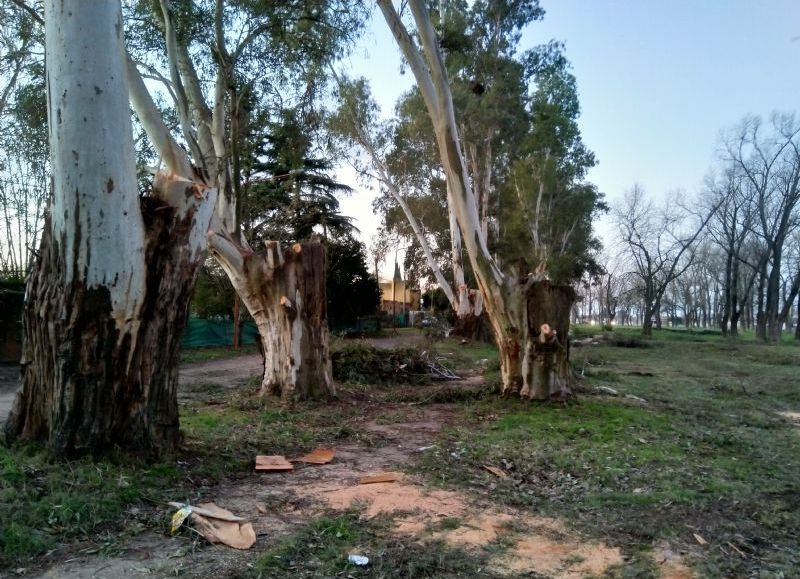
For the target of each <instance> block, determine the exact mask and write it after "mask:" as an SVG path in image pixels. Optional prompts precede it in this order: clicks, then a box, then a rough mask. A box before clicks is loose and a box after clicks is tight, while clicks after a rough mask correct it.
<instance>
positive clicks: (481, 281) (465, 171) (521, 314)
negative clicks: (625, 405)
mask: <svg viewBox="0 0 800 579" xmlns="http://www.w3.org/2000/svg"><path fill="white" fill-rule="evenodd" d="M445 4H446V3H445ZM445 4H442V5H443V6H445ZM378 6H379V7H380V9H381V11H382V13H383V15H384V18H385V20H386V22H387V24H388V26H389V29H390V30H391V31H392V34H393V35H394V37H395V40H396V42H397V44H398V46H399V47H400V50H401V51H402V53H403V55H404V57H405V60H406V62H407V64H408V67H409V68H410V69H411V71H412V73H413V74H414V77H415V79H416V84H417V88H418V89H419V92H420V94H421V95H422V99H423V102H424V104H425V109H426V111H427V113H428V115H429V117H430V120H431V125H432V131H433V134H434V137H435V142H436V146H437V150H438V154H439V161H440V162H441V166H442V170H443V173H444V177H445V181H446V184H447V188H446V189H447V204H448V211H449V213H450V214H451V215H452V216H453V220H454V222H455V223H456V224H457V229H458V230H459V231H460V234H461V239H462V242H463V247H464V250H465V251H466V253H467V256H468V258H469V263H470V266H471V270H472V274H473V276H474V278H475V280H476V283H477V285H478V288H479V290H480V292H481V295H482V297H483V305H484V308H485V311H486V315H487V319H488V320H489V323H490V325H491V327H492V330H493V333H494V335H495V339H496V342H497V344H498V349H499V354H500V366H501V377H502V389H503V392H504V393H518V392H519V393H521V394H522V395H523V396H526V397H531V398H549V397H551V396H559V395H564V394H565V393H566V392H567V387H568V384H569V376H567V375H564V376H559V377H558V379H554V380H552V381H548V382H544V383H543V382H541V381H539V380H536V378H535V376H536V375H537V372H539V368H540V365H541V364H542V363H543V361H542V358H541V357H540V356H538V355H537V349H536V345H535V342H536V341H537V340H538V339H539V338H540V337H541V336H542V334H543V329H542V328H543V327H544V326H542V327H540V328H531V327H530V321H531V316H530V314H529V308H528V305H529V304H528V298H529V295H528V294H529V292H530V291H531V288H532V287H533V286H534V284H535V283H536V282H540V281H543V280H544V278H545V275H544V274H543V272H535V271H530V270H528V269H527V268H525V267H524V264H521V263H507V264H505V270H504V269H503V268H501V267H500V264H499V263H498V261H497V259H495V256H494V255H492V253H491V252H490V251H489V244H488V235H487V233H488V232H487V227H485V226H484V221H483V220H482V218H481V209H480V201H479V194H478V193H477V190H476V186H475V182H474V178H473V176H472V175H471V174H470V171H469V161H468V158H467V152H466V148H465V146H464V141H463V140H462V138H463V135H461V133H460V131H461V126H460V124H459V123H458V122H457V113H456V107H455V104H454V99H453V92H452V90H451V85H450V80H449V76H448V70H447V67H446V65H445V58H444V56H443V53H442V44H443V43H442V38H441V37H439V36H438V35H437V32H436V30H435V27H434V24H433V19H432V17H431V13H430V12H429V11H428V8H427V6H426V4H425V3H424V2H422V1H420V0H412V1H410V2H409V3H408V6H409V7H410V12H411V18H412V20H413V24H414V28H413V31H414V36H412V34H411V32H410V31H409V28H407V26H406V23H405V22H404V21H403V19H402V17H401V14H400V13H399V12H398V11H397V9H396V8H395V7H394V5H393V4H392V3H391V2H390V1H388V0H380V1H379V2H378ZM445 7H446V8H447V9H449V8H450V6H449V5H446V6H445ZM537 8H538V3H536V2H528V3H522V4H521V5H517V4H515V5H514V6H511V5H505V4H498V5H497V6H492V13H493V14H495V15H496V16H497V17H498V19H500V18H502V16H503V10H505V9H509V10H511V9H513V10H533V9H537ZM489 158H494V154H491V155H489ZM542 306H544V304H542ZM567 311H569V308H567ZM543 313H544V314H545V315H547V312H546V311H545V312H543ZM552 313H553V314H554V313H555V312H552ZM537 317H538V316H537ZM566 319H567V322H568V317H567V318H566ZM557 330H558V331H559V334H558V335H559V336H561V338H560V339H565V334H564V333H563V332H564V328H557ZM548 339H549V338H548ZM559 355H562V356H566V349H564V351H563V353H561V354H559ZM553 367H555V368H562V369H563V368H564V367H565V366H564V365H563V364H554V366H553ZM562 371H563V370H562ZM562 378H563V379H562Z"/></svg>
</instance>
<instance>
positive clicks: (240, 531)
mask: <svg viewBox="0 0 800 579" xmlns="http://www.w3.org/2000/svg"><path fill="white" fill-rule="evenodd" d="M198 506H199V509H193V510H192V514H191V515H190V519H191V521H192V523H193V524H194V527H195V529H197V532H198V533H200V534H201V535H203V536H204V537H205V538H206V539H208V542H209V543H223V544H225V545H228V546H229V547H233V548H234V549H249V548H250V547H252V546H253V544H254V543H255V542H256V532H255V530H254V529H253V525H252V524H250V523H242V522H237V521H230V520H228V519H229V518H230V517H232V516H233V513H231V512H230V511H226V510H225V509H222V508H220V507H218V506H217V505H215V504H214V503H203V504H202V505H198ZM198 511H201V512H205V513H210V516H206V515H202V514H200V512H198ZM220 516H221V517H225V518H219V517H220Z"/></svg>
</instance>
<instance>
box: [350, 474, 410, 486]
mask: <svg viewBox="0 0 800 579" xmlns="http://www.w3.org/2000/svg"><path fill="white" fill-rule="evenodd" d="M399 478H400V475H399V474H397V473H396V472H383V473H381V474H376V475H372V476H365V477H364V478H362V479H361V480H360V481H358V484H360V485H371V484H375V483H390V482H395V481H396V480H398V479H399Z"/></svg>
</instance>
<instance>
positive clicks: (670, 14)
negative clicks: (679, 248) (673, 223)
mask: <svg viewBox="0 0 800 579" xmlns="http://www.w3.org/2000/svg"><path fill="white" fill-rule="evenodd" d="M542 5H543V6H544V8H545V10H546V11H547V14H546V15H545V17H544V20H543V21H542V22H537V23H534V24H533V25H532V26H531V27H530V28H529V29H528V30H526V32H525V34H524V37H523V40H522V43H521V47H522V48H523V49H524V48H528V47H531V46H534V45H536V44H539V43H543V42H546V41H548V40H550V39H556V40H561V41H563V42H564V43H565V44H566V54H567V57H568V58H569V59H570V61H571V62H572V65H573V73H574V74H575V76H576V78H577V81H578V88H579V92H580V100H581V105H582V110H583V114H582V116H581V119H580V126H581V130H582V132H583V138H584V141H585V142H586V143H587V145H588V146H589V147H590V148H591V149H592V150H593V151H594V152H595V153H596V155H597V158H598V161H599V164H598V166H597V167H596V168H595V169H594V170H592V172H591V173H590V175H589V178H590V180H592V181H593V182H594V183H596V184H597V186H598V187H599V188H600V190H601V191H603V192H604V193H605V194H606V195H607V198H608V200H609V201H611V202H613V201H614V200H615V199H617V198H619V197H620V196H621V194H622V193H623V191H624V190H625V189H627V188H629V187H630V186H631V185H633V184H634V183H636V182H639V183H641V184H642V185H643V186H644V187H645V189H646V190H647V191H648V192H650V193H651V194H653V195H654V196H661V195H663V194H664V193H666V192H667V191H670V190H674V189H677V188H680V189H684V190H686V191H687V192H688V193H690V194H694V193H696V192H697V191H698V190H699V189H700V187H701V185H702V181H703V177H704V176H705V174H706V172H707V171H708V168H709V167H710V165H711V164H712V163H713V161H714V158H715V152H716V150H717V148H718V145H719V135H720V131H721V130H722V129H726V128H729V127H731V126H732V125H734V124H736V123H737V122H738V121H739V120H740V119H741V118H742V117H743V116H744V115H746V114H758V115H762V116H768V115H769V114H770V113H771V112H772V111H774V110H780V111H796V110H798V109H799V108H800V107H798V103H800V39H798V40H793V38H796V37H800V0H762V1H759V0H750V1H748V0H724V1H723V0H695V1H691V0H661V1H656V0H639V1H634V0H625V1H623V0H542ZM399 63H400V58H399V53H398V50H397V48H396V46H395V45H394V43H393V40H392V38H391V36H390V35H389V33H388V29H387V28H386V25H385V23H384V22H383V20H382V18H381V16H380V13H378V12H377V11H376V14H375V15H374V18H373V23H372V25H371V27H370V30H369V32H368V34H367V35H366V36H365V37H364V38H363V39H362V41H361V42H360V45H359V48H358V49H357V51H356V53H355V54H354V56H353V58H352V59H351V63H350V73H351V74H358V75H363V76H366V77H367V78H369V79H370V80H371V82H372V88H373V93H374V94H375V96H376V98H377V99H378V102H379V103H380V104H381V106H382V107H383V108H384V111H385V112H386V113H387V114H388V113H391V109H392V106H393V104H394V101H395V100H396V98H397V96H398V95H399V94H400V93H401V92H402V91H403V90H405V89H407V88H408V87H409V86H410V84H411V82H412V77H411V75H410V74H408V73H407V74H405V75H403V76H400V74H399ZM370 198H371V195H369V194H367V193H366V192H364V194H362V195H358V196H356V197H354V198H352V199H350V200H347V201H346V203H345V204H344V209H345V212H348V213H351V214H354V215H355V216H356V217H357V218H358V220H359V226H360V227H361V228H362V230H363V232H364V235H365V239H368V238H369V236H370V234H371V233H372V231H373V230H374V228H375V227H376V226H377V223H376V220H375V219H374V218H370V215H371V211H370V210H369V199H370ZM601 230H605V231H607V228H605V227H604V228H602V229H601ZM605 231H604V232H605Z"/></svg>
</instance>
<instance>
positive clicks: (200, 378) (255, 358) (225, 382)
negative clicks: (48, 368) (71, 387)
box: [0, 354, 261, 427]
mask: <svg viewBox="0 0 800 579" xmlns="http://www.w3.org/2000/svg"><path fill="white" fill-rule="evenodd" d="M260 372H261V355H260V354H250V355H247V356H239V357H237V358H228V359H224V360H212V361H209V362H193V363H191V364H184V365H182V366H181V368H180V387H181V394H182V395H183V394H186V393H187V392H190V391H192V390H194V389H196V388H197V387H199V386H203V385H206V384H214V385H217V386H222V387H223V388H237V387H240V386H242V385H244V384H245V383H247V381H249V380H250V379H252V378H253V377H254V376H258V375H259V373H260ZM18 380H19V366H17V365H16V364H0V427H2V425H3V424H4V423H5V421H6V418H7V417H8V413H9V412H11V405H12V404H13V403H14V396H15V395H16V393H17V388H18V385H19V382H18Z"/></svg>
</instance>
